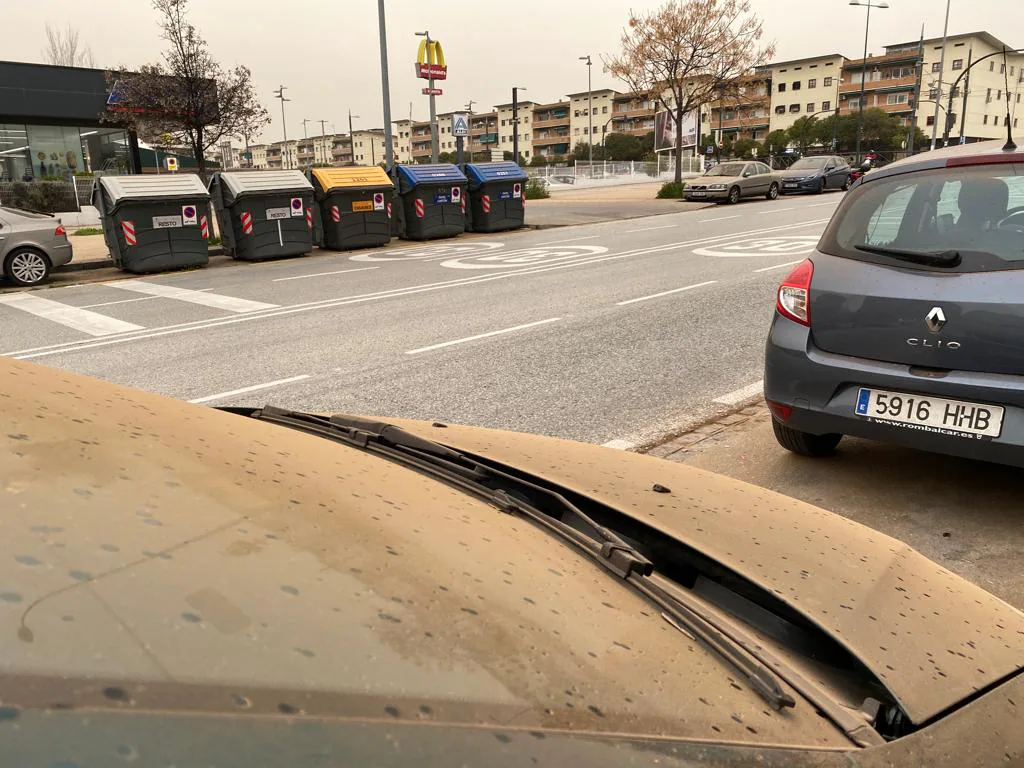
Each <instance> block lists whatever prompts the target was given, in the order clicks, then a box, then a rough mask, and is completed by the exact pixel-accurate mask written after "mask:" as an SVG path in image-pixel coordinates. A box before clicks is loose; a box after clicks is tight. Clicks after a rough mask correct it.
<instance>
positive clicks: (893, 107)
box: [839, 101, 941, 120]
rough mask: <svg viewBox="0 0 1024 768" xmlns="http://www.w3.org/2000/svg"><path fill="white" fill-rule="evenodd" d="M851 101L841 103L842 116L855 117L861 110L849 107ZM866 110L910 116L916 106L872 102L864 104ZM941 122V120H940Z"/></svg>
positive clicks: (907, 103)
mask: <svg viewBox="0 0 1024 768" xmlns="http://www.w3.org/2000/svg"><path fill="white" fill-rule="evenodd" d="M849 104H850V102H849V101H844V102H841V103H840V105H839V114H840V115H855V114H857V113H858V112H859V111H860V109H859V108H858V107H851V106H849ZM864 109H880V110H882V111H883V112H888V113H889V114H890V115H900V114H909V113H910V112H912V111H913V110H914V105H913V104H911V103H910V102H909V101H908V102H904V103H903V104H884V103H882V104H872V103H871V102H870V101H866V102H865V103H864ZM939 119H940V120H941V118H939Z"/></svg>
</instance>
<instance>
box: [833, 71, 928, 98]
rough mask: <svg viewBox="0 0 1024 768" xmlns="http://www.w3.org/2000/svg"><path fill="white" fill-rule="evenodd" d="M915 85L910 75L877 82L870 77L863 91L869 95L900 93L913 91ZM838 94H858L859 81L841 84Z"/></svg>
mask: <svg viewBox="0 0 1024 768" xmlns="http://www.w3.org/2000/svg"><path fill="white" fill-rule="evenodd" d="M916 84H917V78H916V77H914V76H913V75H911V76H910V77H892V78H887V79H884V78H879V79H878V80H872V79H871V78H870V77H869V78H868V80H867V82H866V83H865V84H864V91H865V92H866V93H870V92H871V91H883V92H884V91H902V90H913V89H914V86H915V85H916ZM839 93H846V94H850V93H860V81H859V80H857V81H855V82H852V83H843V84H842V85H840V86H839Z"/></svg>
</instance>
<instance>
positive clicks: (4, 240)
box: [0, 206, 71, 286]
mask: <svg viewBox="0 0 1024 768" xmlns="http://www.w3.org/2000/svg"><path fill="white" fill-rule="evenodd" d="M69 261H71V243H70V242H68V233H67V231H66V230H65V229H64V226H63V225H62V224H61V223H60V219H58V218H57V217H55V216H51V215H49V214H47V213H37V212H35V211H23V210H21V209H18V208H5V207H4V206H0V265H2V266H3V275H4V277H6V278H7V279H8V280H10V281H11V282H12V283H14V284H15V285H24V286H30V285H38V284H39V283H42V282H45V280H46V278H48V277H49V276H50V272H51V270H53V269H54V268H55V267H62V266H64V265H65V264H67V263H68V262H69Z"/></svg>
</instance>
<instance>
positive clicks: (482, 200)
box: [480, 195, 491, 213]
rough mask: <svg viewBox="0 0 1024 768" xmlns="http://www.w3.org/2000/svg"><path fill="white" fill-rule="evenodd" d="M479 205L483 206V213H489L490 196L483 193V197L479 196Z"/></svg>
mask: <svg viewBox="0 0 1024 768" xmlns="http://www.w3.org/2000/svg"><path fill="white" fill-rule="evenodd" d="M480 205H481V206H482V207H483V209H484V213H490V212H491V196H490V195H484V196H483V197H481V198H480Z"/></svg>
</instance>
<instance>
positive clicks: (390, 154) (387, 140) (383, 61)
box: [377, 0, 395, 169]
mask: <svg viewBox="0 0 1024 768" xmlns="http://www.w3.org/2000/svg"><path fill="white" fill-rule="evenodd" d="M377 26H378V27H379V31H380V90H381V93H382V94H383V96H384V165H386V166H387V167H388V168H389V169H390V168H392V167H394V160H395V153H394V149H393V145H392V138H391V86H390V85H389V83H388V36H387V25H386V24H385V22H384V0H377Z"/></svg>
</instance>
